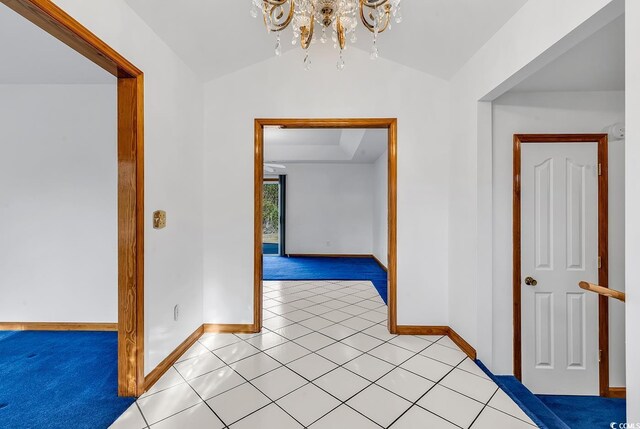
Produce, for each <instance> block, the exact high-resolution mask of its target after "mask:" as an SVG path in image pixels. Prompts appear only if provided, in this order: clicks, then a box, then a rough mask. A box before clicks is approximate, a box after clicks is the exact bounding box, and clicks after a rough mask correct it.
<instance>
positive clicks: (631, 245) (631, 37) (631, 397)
mask: <svg viewBox="0 0 640 429" xmlns="http://www.w3.org/2000/svg"><path fill="white" fill-rule="evenodd" d="M625 20H626V26H625V31H626V37H625V39H626V47H625V49H626V126H627V135H626V141H627V152H626V165H627V168H626V183H628V184H629V186H627V188H626V210H627V212H626V224H625V228H626V233H627V234H626V235H627V241H626V253H625V256H626V280H627V291H626V292H627V304H626V305H627V309H626V322H627V421H628V422H636V423H637V422H640V365H638V356H640V334H639V333H638V327H640V282H638V279H639V278H640V263H638V261H640V195H639V193H638V183H640V169H639V168H638V165H640V25H639V23H640V2H637V1H628V2H627V4H626V16H625Z"/></svg>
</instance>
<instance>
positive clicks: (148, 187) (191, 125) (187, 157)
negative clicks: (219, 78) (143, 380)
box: [54, 0, 203, 373]
mask: <svg viewBox="0 0 640 429" xmlns="http://www.w3.org/2000/svg"><path fill="white" fill-rule="evenodd" d="M54 1H55V3H56V4H58V5H59V6H60V7H62V8H63V9H64V10H65V11H67V12H68V13H69V14H71V15H72V16H73V17H74V18H76V19H77V20H78V21H80V22H81V23H82V24H83V25H84V26H85V27H87V28H88V29H89V30H91V31H92V32H94V33H95V34H96V35H97V36H98V37H100V38H101V39H103V40H104V41H105V42H106V43H107V44H109V45H110V46H111V47H112V48H114V49H115V50H117V51H118V52H119V53H120V54H122V55H123V56H124V57H125V58H127V59H128V60H129V61H131V62H132V63H133V64H135V65H136V66H137V67H139V68H140V69H141V70H142V71H143V72H144V73H145V91H144V92H145V94H144V95H145V100H144V101H145V112H144V113H145V267H144V274H145V293H144V295H145V296H144V298H145V315H144V316H145V326H144V327H145V373H149V372H150V371H151V370H152V369H153V368H154V367H155V366H156V365H157V364H158V363H159V362H160V361H161V360H162V359H164V358H165V357H166V356H167V355H168V354H169V353H170V352H171V351H173V350H174V349H175V348H176V347H177V346H178V345H179V344H180V343H181V342H182V341H184V339H185V338H187V337H188V336H189V335H190V334H191V333H192V332H193V331H194V330H195V329H196V328H197V327H198V326H200V325H201V324H202V222H203V218H202V167H203V166H202V138H203V117H202V112H203V98H202V84H201V83H200V82H199V81H198V79H197V77H196V75H195V74H194V73H193V72H192V71H191V69H189V68H188V67H187V66H186V65H185V64H184V63H183V62H182V60H180V59H179V58H178V56H177V55H176V54H175V53H174V52H173V51H172V50H171V49H170V48H169V47H168V46H167V45H166V44H165V43H164V42H162V41H161V40H160V39H159V38H158V36H157V35H156V34H155V33H154V32H153V30H151V29H150V28H149V27H148V26H147V25H146V24H145V23H144V21H142V19H140V17H139V16H138V15H136V14H135V12H133V10H132V9H131V8H130V7H129V6H128V5H127V4H126V2H125V1H124V0H109V1H92V2H86V1H82V0H54ZM158 209H163V210H166V211H167V228H166V229H163V230H154V229H152V213H153V211H154V210H158ZM175 304H179V305H180V308H181V310H180V320H179V321H178V322H174V320H173V306H174V305H175Z"/></svg>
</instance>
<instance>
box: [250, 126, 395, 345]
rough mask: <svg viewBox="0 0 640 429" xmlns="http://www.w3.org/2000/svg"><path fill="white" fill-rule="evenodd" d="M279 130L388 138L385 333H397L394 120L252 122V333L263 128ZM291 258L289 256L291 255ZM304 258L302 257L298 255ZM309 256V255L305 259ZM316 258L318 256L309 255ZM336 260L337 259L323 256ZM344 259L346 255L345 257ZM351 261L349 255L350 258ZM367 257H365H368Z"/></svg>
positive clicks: (258, 282) (257, 306)
mask: <svg viewBox="0 0 640 429" xmlns="http://www.w3.org/2000/svg"><path fill="white" fill-rule="evenodd" d="M265 126H280V127H282V128H386V129H388V130H389V132H388V133H387V134H388V152H389V156H388V194H387V199H388V204H387V206H388V216H387V218H388V257H387V259H388V261H389V263H388V267H387V295H388V308H389V314H388V329H389V332H391V333H392V334H395V333H397V290H396V289H397V278H398V277H397V273H396V269H397V268H396V267H397V245H396V240H397V227H398V226H397V219H398V217H397V200H398V196H397V194H398V191H397V189H398V185H397V182H398V120H397V119H395V118H347V119H277V118H271V119H255V120H254V165H253V171H254V173H253V175H254V199H253V205H254V210H253V213H254V216H253V225H254V234H253V241H254V251H253V265H254V266H253V327H254V331H253V332H260V330H261V329H262V268H263V267H262V184H263V182H264V168H263V167H264V127H265ZM291 256H293V255H291ZM298 256H305V255H298ZM306 256H311V255H306ZM313 256H318V255H313ZM326 256H332V257H337V255H326ZM345 256H346V255H345ZM350 256H352V257H353V255H350ZM369 256H371V255H366V257H369Z"/></svg>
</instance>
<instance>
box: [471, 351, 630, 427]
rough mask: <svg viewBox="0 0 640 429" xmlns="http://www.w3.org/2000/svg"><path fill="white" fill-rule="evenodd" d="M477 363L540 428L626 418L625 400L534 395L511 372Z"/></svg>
mask: <svg viewBox="0 0 640 429" xmlns="http://www.w3.org/2000/svg"><path fill="white" fill-rule="evenodd" d="M476 363H477V364H478V366H480V368H482V370H483V371H484V372H485V373H486V374H487V375H488V376H489V377H491V379H492V380H493V381H494V382H495V383H496V384H497V385H498V386H500V388H501V389H502V390H504V391H505V393H506V394H507V395H509V396H510V397H511V399H513V401H514V402H515V403H516V404H518V406H519V407H520V408H522V410H523V411H524V412H525V413H526V414H527V415H528V416H529V417H530V418H531V420H533V422H534V423H535V424H537V425H538V426H539V427H540V428H541V429H586V428H589V429H591V428H593V429H597V428H603V429H604V428H609V427H610V425H611V423H612V422H616V423H622V422H625V421H626V400H624V399H613V398H601V397H598V396H559V395H534V394H533V393H531V391H530V390H529V389H527V388H526V387H525V386H524V385H523V384H522V383H520V381H519V380H518V379H517V378H515V377H513V376H511V375H493V373H492V372H491V371H489V369H487V367H485V366H484V364H483V363H482V362H481V361H479V360H477V361H476Z"/></svg>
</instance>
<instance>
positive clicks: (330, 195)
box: [285, 163, 373, 255]
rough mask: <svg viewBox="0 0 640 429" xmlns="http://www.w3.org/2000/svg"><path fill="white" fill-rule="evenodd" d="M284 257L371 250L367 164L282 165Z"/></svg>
mask: <svg viewBox="0 0 640 429" xmlns="http://www.w3.org/2000/svg"><path fill="white" fill-rule="evenodd" d="M285 165H286V166H287V169H286V174H287V211H286V216H287V219H286V229H287V233H286V246H285V248H286V251H287V253H288V254H353V255H355V254H360V255H370V254H371V253H372V251H373V250H372V249H373V234H372V231H373V211H372V207H373V165H372V164H320V163H318V164H285Z"/></svg>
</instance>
